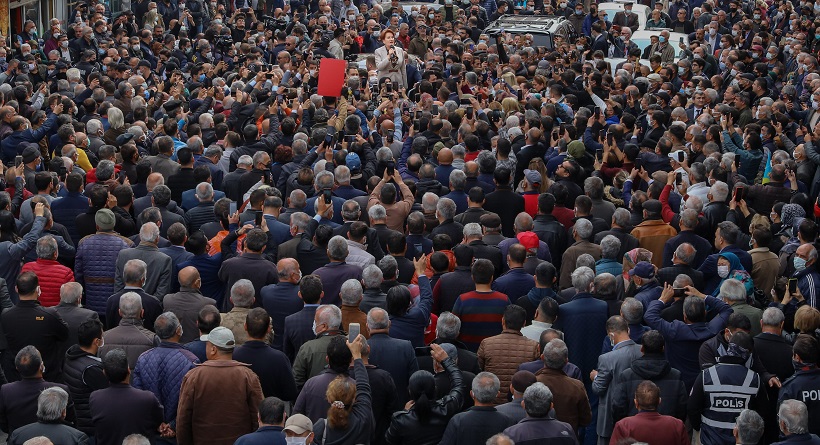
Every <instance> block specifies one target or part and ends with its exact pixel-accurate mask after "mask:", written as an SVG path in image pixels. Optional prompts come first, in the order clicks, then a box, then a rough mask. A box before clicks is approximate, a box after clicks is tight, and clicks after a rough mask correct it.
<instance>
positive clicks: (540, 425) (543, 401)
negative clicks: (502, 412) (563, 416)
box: [504, 382, 578, 444]
mask: <svg viewBox="0 0 820 445" xmlns="http://www.w3.org/2000/svg"><path fill="white" fill-rule="evenodd" d="M523 405H524V410H525V411H526V412H527V417H526V418H525V419H524V420H522V421H521V422H519V423H518V424H516V425H513V426H511V427H509V428H507V429H506V430H504V434H506V435H508V436H509V437H510V439H511V440H513V441H515V443H567V444H570V443H574V444H577V443H578V440H577V439H576V437H575V431H573V429H572V427H571V426H570V425H569V424H567V423H565V422H562V421H560V420H557V419H556V418H554V417H552V416H550V410H552V407H553V395H552V391H551V390H550V388H548V387H547V386H546V385H544V384H543V383H541V382H536V383H533V384H532V385H530V387H529V388H527V389H526V390H525V391H524V401H523Z"/></svg>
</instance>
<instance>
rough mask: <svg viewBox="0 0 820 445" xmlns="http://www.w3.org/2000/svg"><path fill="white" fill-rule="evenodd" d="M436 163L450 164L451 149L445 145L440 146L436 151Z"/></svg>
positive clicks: (451, 157) (451, 161)
mask: <svg viewBox="0 0 820 445" xmlns="http://www.w3.org/2000/svg"><path fill="white" fill-rule="evenodd" d="M438 163H439V164H440V165H450V164H452V163H453V150H450V149H449V148H447V147H444V148H442V149H441V150H440V151H439V152H438Z"/></svg>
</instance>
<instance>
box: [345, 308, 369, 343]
mask: <svg viewBox="0 0 820 445" xmlns="http://www.w3.org/2000/svg"><path fill="white" fill-rule="evenodd" d="M350 323H359V332H361V333H362V335H364V338H370V332H368V331H367V314H365V313H364V312H362V311H360V310H359V306H347V305H344V304H343V305H342V329H343V330H344V331H345V332H347V333H350V329H349V328H348V326H349V325H350Z"/></svg>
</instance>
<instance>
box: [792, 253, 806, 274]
mask: <svg viewBox="0 0 820 445" xmlns="http://www.w3.org/2000/svg"><path fill="white" fill-rule="evenodd" d="M805 268H806V260H804V259H803V258H800V257H797V256H796V257H794V270H796V271H798V272H800V271H801V270H804V269H805Z"/></svg>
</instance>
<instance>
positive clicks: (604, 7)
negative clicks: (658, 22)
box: [598, 0, 651, 31]
mask: <svg viewBox="0 0 820 445" xmlns="http://www.w3.org/2000/svg"><path fill="white" fill-rule="evenodd" d="M624 3H626V1H624V0H617V1H615V2H606V3H598V11H605V12H606V13H607V16H608V18H609V21H610V22H611V21H613V20H615V14H616V13H617V12H619V11H623V10H624ZM632 12H634V13H635V14H638V30H639V31H640V30H643V29H646V22H647V20H649V13H650V12H651V9H649V6H646V5H641V4H638V3H633V4H632Z"/></svg>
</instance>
